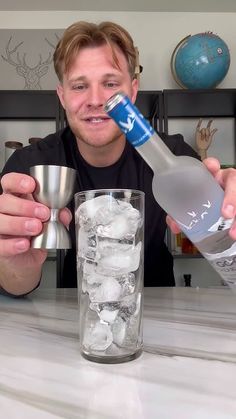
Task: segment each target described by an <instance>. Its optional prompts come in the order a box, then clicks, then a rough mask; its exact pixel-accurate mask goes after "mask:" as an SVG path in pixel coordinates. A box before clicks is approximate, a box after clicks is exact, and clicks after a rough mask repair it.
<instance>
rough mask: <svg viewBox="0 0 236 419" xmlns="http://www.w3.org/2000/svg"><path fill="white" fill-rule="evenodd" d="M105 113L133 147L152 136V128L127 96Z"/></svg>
mask: <svg viewBox="0 0 236 419" xmlns="http://www.w3.org/2000/svg"><path fill="white" fill-rule="evenodd" d="M107 113H108V115H109V116H110V117H111V118H112V119H114V121H115V122H116V123H117V125H118V126H119V128H120V129H121V131H122V132H123V133H124V134H125V136H126V138H127V140H128V141H129V142H130V143H131V144H132V145H133V146H134V147H139V146H141V145H142V144H144V143H145V142H146V141H147V140H149V138H150V137H152V136H153V134H154V130H153V128H152V126H151V125H150V124H149V122H148V121H147V120H146V119H145V118H144V117H143V115H142V114H141V113H140V112H139V110H138V109H137V108H136V106H135V105H134V104H133V103H132V102H131V101H130V99H129V98H128V97H127V96H124V97H123V98H122V99H121V101H120V102H119V103H118V104H116V105H115V106H114V107H113V108H112V109H110V110H108V111H107Z"/></svg>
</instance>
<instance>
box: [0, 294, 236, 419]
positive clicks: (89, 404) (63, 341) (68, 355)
mask: <svg viewBox="0 0 236 419" xmlns="http://www.w3.org/2000/svg"><path fill="white" fill-rule="evenodd" d="M7 417H9V418H11V419H21V418H24V419H28V418H29V419H38V418H40V419H44V418H47V419H53V418H66V419H74V418H81V419H235V418H236V294H234V293H233V292H232V291H231V290H229V289H227V288H223V287H222V288H217V289H192V288H165V289H164V288H145V307H144V352H143V354H142V355H141V357H140V358H138V359H136V360H134V361H131V362H127V363H124V364H115V365H104V364H97V363H94V362H90V361H87V360H85V359H84V358H82V357H81V356H80V354H79V343H78V307H77V290H73V289H71V290H64V289H59V290H47V289H42V290H37V291H35V292H33V293H32V294H30V295H29V296H28V297H26V298H24V299H11V298H9V297H6V296H0V419H5V418H7Z"/></svg>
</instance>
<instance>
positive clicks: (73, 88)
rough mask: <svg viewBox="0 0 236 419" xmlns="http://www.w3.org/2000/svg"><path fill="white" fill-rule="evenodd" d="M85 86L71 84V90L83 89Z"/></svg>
mask: <svg viewBox="0 0 236 419" xmlns="http://www.w3.org/2000/svg"><path fill="white" fill-rule="evenodd" d="M85 88H86V86H85V85H84V84H75V85H74V86H72V90H84V89H85Z"/></svg>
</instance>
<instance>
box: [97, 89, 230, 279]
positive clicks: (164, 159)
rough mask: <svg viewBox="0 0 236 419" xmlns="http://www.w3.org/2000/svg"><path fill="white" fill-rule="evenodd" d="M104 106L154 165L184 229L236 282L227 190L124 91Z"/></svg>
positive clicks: (160, 188)
mask: <svg viewBox="0 0 236 419" xmlns="http://www.w3.org/2000/svg"><path fill="white" fill-rule="evenodd" d="M105 111H106V112H107V113H108V115H109V116H110V117H111V118H112V119H113V120H114V121H115V122H116V123H117V125H118V126H119V128H120V129H121V131H122V132H123V133H124V134H125V136H126V138H127V140H128V141H129V142H130V143H131V144H132V145H133V146H134V147H135V148H136V149H137V151H138V152H139V153H140V155H141V156H142V157H143V159H144V160H145V161H146V163H147V164H148V165H149V166H150V167H151V169H152V170H153V173H154V176H153V184H152V188H153V194H154V197H155V199H156V201H157V202H158V203H159V205H160V206H161V207H162V208H163V209H164V210H165V211H166V212H167V213H168V214H169V215H170V216H172V217H173V218H174V219H175V220H176V222H177V223H178V225H179V226H180V228H181V230H182V231H183V232H184V234H185V235H186V236H187V237H188V239H189V240H191V242H193V243H194V245H195V246H196V247H197V248H198V250H199V251H200V252H201V253H202V255H203V256H204V257H205V258H206V259H207V260H208V261H209V263H210V264H211V265H212V266H213V268H214V269H215V270H216V271H217V272H218V273H219V274H220V275H221V277H222V278H223V280H225V281H226V282H227V283H228V284H229V285H236V243H235V241H234V240H233V239H231V238H230V236H229V234H228V232H229V229H230V226H231V224H232V222H233V220H232V219H230V220H226V219H224V218H223V217H222V215H221V206H222V202H223V198H224V191H223V189H222V188H221V187H220V185H219V184H218V183H217V182H216V180H215V179H214V177H213V176H212V175H211V173H210V172H209V171H208V170H207V169H206V167H205V166H204V164H203V163H202V162H201V161H199V160H197V159H195V158H193V157H188V156H175V155H174V154H173V153H172V152H171V151H170V149H169V148H168V147H167V146H166V145H165V143H164V142H163V141H162V139H161V138H160V137H159V136H158V134H157V133H156V132H155V131H154V130H153V128H152V127H151V125H150V124H149V122H148V121H146V120H145V118H144V117H143V115H142V114H140V112H139V110H138V109H137V108H136V106H135V105H134V104H133V103H132V102H131V101H130V99H129V98H128V97H127V96H125V95H124V94H123V93H122V92H120V93H116V94H115V95H113V96H112V97H111V98H110V99H109V100H108V101H107V103H106V105H105Z"/></svg>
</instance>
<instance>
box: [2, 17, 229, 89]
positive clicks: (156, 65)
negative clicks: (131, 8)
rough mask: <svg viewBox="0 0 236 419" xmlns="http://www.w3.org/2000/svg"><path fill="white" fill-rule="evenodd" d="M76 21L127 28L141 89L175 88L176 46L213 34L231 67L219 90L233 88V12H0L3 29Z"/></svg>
mask: <svg viewBox="0 0 236 419" xmlns="http://www.w3.org/2000/svg"><path fill="white" fill-rule="evenodd" d="M76 20H89V21H93V22H99V21H102V20H114V21H116V22H117V23H120V24H121V25H123V26H124V27H126V28H127V29H128V30H129V32H130V33H131V35H132V36H133V38H134V40H135V43H136V45H137V46H138V47H139V51H140V62H141V64H142V65H143V67H144V71H143V75H142V81H141V88H142V89H147V90H152V89H155V90H157V89H161V90H162V89H166V88H177V87H178V86H177V85H176V83H175V82H174V80H173V79H172V76H171V72H170V65H169V63H170V57H171V53H172V51H173V49H174V47H175V46H176V44H177V43H178V42H179V41H180V40H181V39H183V38H184V37H185V36H187V35H189V34H195V33H199V32H204V31H212V32H214V33H216V34H218V35H219V36H220V37H222V39H223V40H224V41H225V42H226V43H227V44H228V46H229V49H230V52H231V66H230V69H229V72H228V75H227V77H226V79H225V80H224V81H223V82H222V83H221V85H220V87H222V88H228V87H234V86H236V71H235V68H236V25H235V21H236V13H158V12H156V13H155V12H152V13H149V12H147V13H143V12H80V11H58V12H53V11H47V12H42V11H37V12H35V11H34V12H33V11H27V12H4V11H1V13H0V28H2V29H36V28H37V29H53V28H55V29H64V28H65V27H67V26H68V25H70V24H71V23H73V22H75V21H76Z"/></svg>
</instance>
